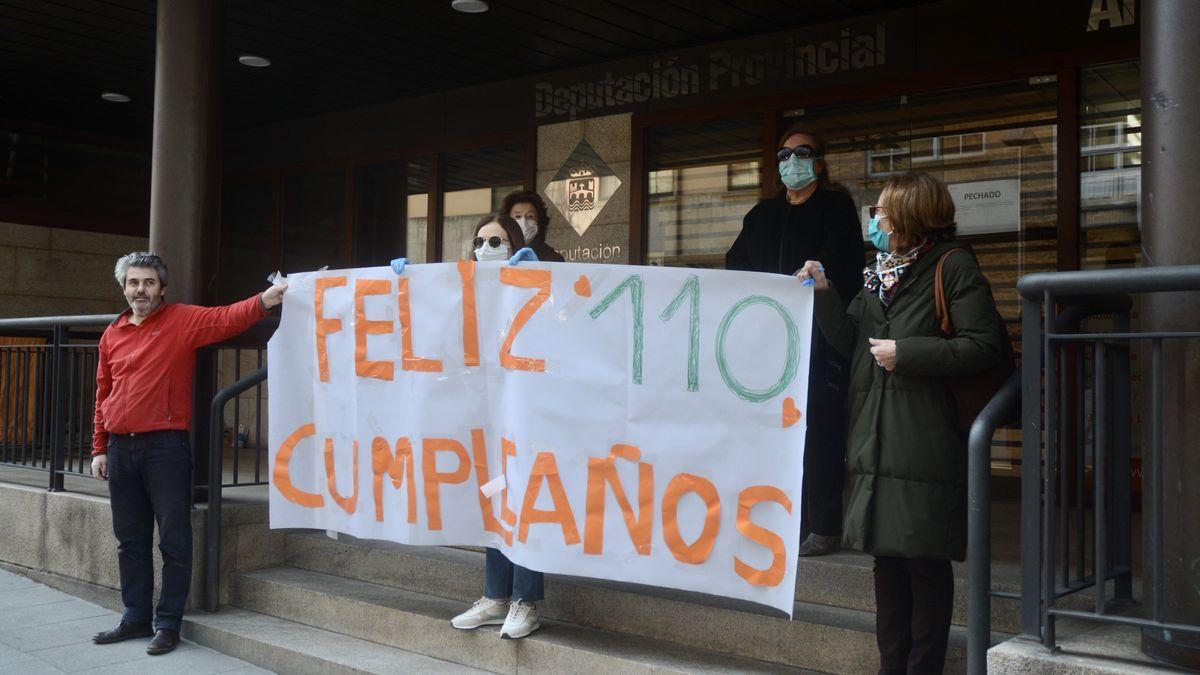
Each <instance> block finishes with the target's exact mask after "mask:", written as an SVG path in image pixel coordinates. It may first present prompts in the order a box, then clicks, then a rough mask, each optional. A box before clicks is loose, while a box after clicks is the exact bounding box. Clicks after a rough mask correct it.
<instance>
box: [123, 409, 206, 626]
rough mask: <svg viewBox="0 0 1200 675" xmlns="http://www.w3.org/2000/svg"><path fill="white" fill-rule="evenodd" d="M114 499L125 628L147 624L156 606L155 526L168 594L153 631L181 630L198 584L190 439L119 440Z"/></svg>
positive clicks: (161, 434) (176, 435)
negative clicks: (194, 572) (195, 579)
mask: <svg viewBox="0 0 1200 675" xmlns="http://www.w3.org/2000/svg"><path fill="white" fill-rule="evenodd" d="M108 497H109V501H110V502H111V504H112V515H113V533H114V534H116V535H117V543H118V546H117V560H118V562H119V564H120V569H121V601H122V602H123V603H124V604H125V612H124V613H123V614H122V616H121V620H123V621H127V622H129V623H141V624H148V623H150V619H151V613H150V608H151V603H152V602H153V600H154V556H153V552H152V549H151V547H152V546H154V524H155V522H157V523H158V539H159V544H158V550H159V551H161V552H162V559H163V570H162V593H161V595H159V598H158V607H157V608H155V611H154V616H153V618H154V629H155V630H162V629H170V630H176V631H177V630H179V628H180V625H181V624H182V623H183V606H184V603H186V602H187V596H188V589H189V587H190V586H191V581H192V513H191V511H192V450H191V446H190V445H189V443H188V432H186V431H158V432H151V433H147V434H144V435H143V434H137V435H120V436H118V435H117V434H113V435H111V436H109V440H108Z"/></svg>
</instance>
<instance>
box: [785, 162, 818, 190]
mask: <svg viewBox="0 0 1200 675" xmlns="http://www.w3.org/2000/svg"><path fill="white" fill-rule="evenodd" d="M816 179H817V174H816V172H815V171H813V158H812V157H808V158H805V159H801V158H799V157H797V156H795V155H792V156H791V157H788V158H787V159H785V160H783V161H782V162H780V163H779V180H781V181H783V184H784V185H786V186H787V188H788V189H789V190H799V189H801V188H803V187H805V186H806V185H808V184H809V183H811V182H813V181H814V180H816Z"/></svg>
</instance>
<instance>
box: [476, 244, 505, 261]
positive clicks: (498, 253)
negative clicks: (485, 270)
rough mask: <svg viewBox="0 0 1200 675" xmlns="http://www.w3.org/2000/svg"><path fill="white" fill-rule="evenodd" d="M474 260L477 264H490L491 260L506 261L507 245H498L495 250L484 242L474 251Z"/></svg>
mask: <svg viewBox="0 0 1200 675" xmlns="http://www.w3.org/2000/svg"><path fill="white" fill-rule="evenodd" d="M475 259H476V260H478V261H479V262H490V261H492V260H508V244H500V246H499V247H497V248H492V247H491V246H488V245H487V242H484V244H483V246H480V247H479V248H477V249H475Z"/></svg>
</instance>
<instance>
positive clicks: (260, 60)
mask: <svg viewBox="0 0 1200 675" xmlns="http://www.w3.org/2000/svg"><path fill="white" fill-rule="evenodd" d="M238 63H240V64H242V65H243V66H250V67H251V68H266V67H267V66H269V65H271V59H268V58H267V57H265V56H255V55H253V54H242V55H241V56H239V57H238Z"/></svg>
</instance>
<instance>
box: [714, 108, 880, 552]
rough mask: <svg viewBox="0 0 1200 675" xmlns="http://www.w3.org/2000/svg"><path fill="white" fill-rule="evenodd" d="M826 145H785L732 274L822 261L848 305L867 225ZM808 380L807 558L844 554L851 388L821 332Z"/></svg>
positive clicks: (816, 138) (792, 136)
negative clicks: (775, 180) (834, 176)
mask: <svg viewBox="0 0 1200 675" xmlns="http://www.w3.org/2000/svg"><path fill="white" fill-rule="evenodd" d="M824 156H825V139H824V138H823V137H822V136H821V134H820V133H818V132H817V131H816V130H815V129H813V128H811V127H808V126H804V125H799V124H798V125H795V126H792V127H791V128H789V129H788V130H787V131H786V132H785V133H784V134H783V136H781V137H780V139H779V147H778V150H777V153H776V157H777V158H778V160H779V180H780V183H781V184H780V186H779V194H777V195H776V196H774V197H772V198H770V199H764V200H763V201H761V202H759V203H758V204H757V205H755V206H754V208H752V209H751V210H750V212H749V213H747V214H746V217H745V219H744V221H743V223H742V232H741V234H739V235H738V238H737V240H736V241H734V242H733V247H732V248H730V249H729V252H728V253H727V254H726V255H725V268H726V269H731V270H745V271H749V272H771V273H775V274H794V273H795V272H796V271H797V270H799V269H800V266H801V265H803V264H804V261H806V260H820V261H821V262H823V263H824V264H825V270H826V275H827V276H828V278H829V279H831V280H832V282H833V285H834V287H835V288H836V289H837V291H838V292H837V295H838V296H839V297H840V299H841V301H842V303H843V307H844V306H845V303H849V302H850V300H851V298H853V297H854V295H855V294H856V293H857V292H858V287H859V284H860V283H861V282H860V279H861V277H860V275H859V271H860V270H861V269H862V264H863V244H862V229H861V228H862V225H861V223H860V221H859V217H858V212H857V211H856V210H855V208H854V200H853V199H851V198H850V195H849V193H847V192H846V190H845V188H842V187H841V186H839V185H837V184H834V183H831V182H830V180H829V167H828V165H827V164H826V163H825V160H824ZM810 353H811V360H810V365H809V378H808V407H809V410H808V411H806V413H805V419H806V420H807V421H808V433H807V436H806V437H805V442H804V488H803V495H802V500H803V506H802V508H801V509H800V513H801V520H800V539H801V544H800V555H802V556H817V555H825V554H827V553H832V552H834V551H836V550H837V549H838V546H839V543H840V541H841V534H842V487H843V486H844V484H845V480H846V413H845V408H846V385H847V380H848V372H849V364H848V362H847V361H846V360H845V358H843V357H842V355H840V354H838V353H837V352H836V351H834V350H832V349H830V348H829V346H828V344H827V343H826V341H825V340H824V338H822V337H821V335H820V333H819V332H818V331H814V332H813V341H812V349H811V352H810Z"/></svg>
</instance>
